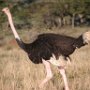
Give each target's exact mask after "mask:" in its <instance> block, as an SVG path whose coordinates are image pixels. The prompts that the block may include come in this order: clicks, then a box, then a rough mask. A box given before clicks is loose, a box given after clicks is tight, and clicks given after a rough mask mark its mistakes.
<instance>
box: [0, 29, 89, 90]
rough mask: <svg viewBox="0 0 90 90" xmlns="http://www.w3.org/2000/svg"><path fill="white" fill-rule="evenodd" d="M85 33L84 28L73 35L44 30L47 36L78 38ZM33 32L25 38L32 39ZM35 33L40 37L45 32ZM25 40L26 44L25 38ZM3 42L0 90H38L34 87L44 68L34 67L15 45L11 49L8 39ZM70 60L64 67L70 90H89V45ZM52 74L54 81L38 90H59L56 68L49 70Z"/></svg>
mask: <svg viewBox="0 0 90 90" xmlns="http://www.w3.org/2000/svg"><path fill="white" fill-rule="evenodd" d="M85 30H87V28H86V29H85V28H84V29H80V30H79V31H78V30H77V29H76V30H75V31H76V32H75V31H72V30H71V31H65V30H62V31H61V30H60V31H58V30H55V31H53V30H52V31H49V30H48V31H47V32H55V33H62V34H68V35H71V36H73V35H74V36H78V35H80V34H81V33H82V32H85ZM35 32H36V31H35V30H31V31H30V32H29V34H32V33H33V34H34V35H35V34H37V33H35ZM37 32H38V33H43V32H46V31H45V30H43V31H42V32H41V31H37ZM47 32H46V33H47ZM27 33H28V32H27ZM27 33H24V34H25V35H26V34H27ZM29 34H28V35H29ZM22 37H24V35H22ZM24 39H25V38H24ZM26 40H27V41H28V40H29V39H28V37H27V38H26ZM7 42H9V43H8V44H6V45H4V46H2V47H0V90H39V89H38V88H37V87H38V85H39V83H40V81H42V80H43V78H44V77H45V70H44V66H43V65H42V64H39V65H34V64H33V63H32V62H31V61H30V60H29V59H28V57H27V55H26V53H25V52H23V51H22V50H21V49H19V48H18V47H17V46H15V44H14V45H13V46H12V43H10V41H9V39H7ZM14 43H15V42H14ZM71 58H72V65H71V66H68V67H67V77H68V81H69V86H70V90H90V60H89V59H90V45H88V46H85V47H82V48H81V49H79V50H76V51H75V52H74V53H73V54H72V55H71ZM51 66H52V65H51ZM52 71H53V72H54V77H53V78H52V79H51V80H50V81H49V82H48V83H47V84H46V85H45V87H44V88H43V89H42V90H63V86H64V85H63V81H62V78H61V75H60V74H59V72H58V70H57V67H55V66H52Z"/></svg>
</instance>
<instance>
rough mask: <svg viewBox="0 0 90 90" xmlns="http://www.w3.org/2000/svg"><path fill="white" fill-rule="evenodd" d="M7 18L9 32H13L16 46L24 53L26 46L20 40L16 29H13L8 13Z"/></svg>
mask: <svg viewBox="0 0 90 90" xmlns="http://www.w3.org/2000/svg"><path fill="white" fill-rule="evenodd" d="M7 16H8V21H9V24H10V27H11V30H12V32H13V34H14V37H15V39H16V41H17V43H18V45H19V46H20V47H21V48H22V49H23V50H24V51H25V45H26V44H25V43H24V42H23V41H22V40H21V39H20V37H19V35H18V33H17V32H16V29H15V27H14V24H13V20H12V16H11V14H10V13H8V14H7Z"/></svg>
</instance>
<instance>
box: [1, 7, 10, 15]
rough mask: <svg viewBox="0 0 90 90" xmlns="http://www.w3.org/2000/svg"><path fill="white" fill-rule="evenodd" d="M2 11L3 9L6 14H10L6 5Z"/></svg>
mask: <svg viewBox="0 0 90 90" xmlns="http://www.w3.org/2000/svg"><path fill="white" fill-rule="evenodd" d="M2 11H3V12H4V13H5V14H6V15H10V11H9V8H8V7H6V8H4V9H2Z"/></svg>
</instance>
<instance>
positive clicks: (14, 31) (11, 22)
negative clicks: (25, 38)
mask: <svg viewBox="0 0 90 90" xmlns="http://www.w3.org/2000/svg"><path fill="white" fill-rule="evenodd" d="M8 21H9V24H10V27H11V30H12V32H13V34H14V36H15V38H16V39H18V40H20V37H19V35H18V33H17V32H16V29H15V27H14V24H13V21H12V16H11V14H8Z"/></svg>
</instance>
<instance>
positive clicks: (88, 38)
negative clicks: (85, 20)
mask: <svg viewBox="0 0 90 90" xmlns="http://www.w3.org/2000/svg"><path fill="white" fill-rule="evenodd" d="M83 39H84V43H87V44H88V43H90V31H88V32H86V33H84V34H83Z"/></svg>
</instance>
